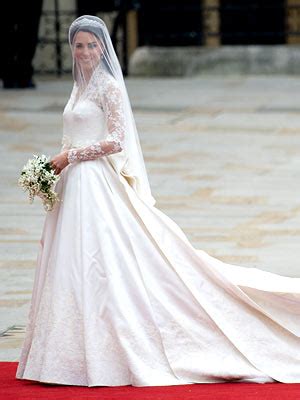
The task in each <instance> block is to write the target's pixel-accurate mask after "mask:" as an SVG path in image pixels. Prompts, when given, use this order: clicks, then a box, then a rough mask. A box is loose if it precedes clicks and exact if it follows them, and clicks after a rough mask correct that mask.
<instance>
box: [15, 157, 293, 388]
mask: <svg viewBox="0 0 300 400" xmlns="http://www.w3.org/2000/svg"><path fill="white" fill-rule="evenodd" d="M121 178H123V177H122V176H121V177H120V176H118V174H117V173H116V172H115V171H114V169H113V168H112V166H111V164H110V163H109V161H108V160H107V159H106V158H105V157H103V158H99V159H97V160H93V161H83V162H76V163H74V164H70V165H68V166H67V167H66V168H65V169H64V170H63V171H62V173H61V179H60V180H59V181H58V183H57V185H56V191H57V192H58V194H59V196H60V198H61V202H60V203H58V204H57V205H56V206H55V208H54V209H53V210H52V211H48V212H47V215H46V218H45V222H44V227H43V233H42V237H41V241H40V244H39V251H38V257H37V267H36V272H35V278H34V284H33V292H32V298H31V305H30V311H29V315H28V322H27V326H26V335H25V339H24V342H23V347H22V351H21V356H20V361H19V364H18V369H17V373H16V378H18V379H29V380H35V381H41V382H50V383H57V384H65V385H82V386H121V385H133V386H164V385H180V384H193V383H216V382H228V381H231V382H232V381H236V382H260V383H264V382H274V381H279V382H286V383H295V382H298V383H299V382H300V278H289V277H283V276H280V275H276V274H273V273H270V272H265V271H262V270H259V269H256V268H245V267H241V266H237V265H230V264H226V263H223V262H221V261H220V260H218V259H216V258H214V257H211V256H210V255H208V254H207V253H205V252H204V251H201V250H197V249H195V248H194V247H193V246H192V245H191V244H190V242H189V241H188V239H187V237H186V236H185V234H184V232H183V231H182V230H181V229H180V227H179V226H178V225H177V224H176V223H175V222H174V221H173V220H172V219H170V218H169V217H168V216H167V215H165V214H164V213H162V212H161V211H160V210H158V209H157V208H156V207H155V206H149V205H146V204H145V203H144V202H143V201H142V200H141V199H140V198H139V197H138V196H137V195H136V193H135V192H134V190H133V189H132V188H131V187H130V186H129V185H128V183H127V182H126V181H125V180H124V181H122V180H121ZM295 261H296V260H295Z"/></svg>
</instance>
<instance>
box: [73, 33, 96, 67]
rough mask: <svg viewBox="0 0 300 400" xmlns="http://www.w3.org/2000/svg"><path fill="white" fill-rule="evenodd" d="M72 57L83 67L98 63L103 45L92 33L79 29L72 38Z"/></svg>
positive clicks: (93, 65)
mask: <svg viewBox="0 0 300 400" xmlns="http://www.w3.org/2000/svg"><path fill="white" fill-rule="evenodd" d="M73 46H74V47H73V48H74V50H73V52H74V57H75V59H76V61H77V62H78V63H79V64H80V66H81V67H82V68H83V69H90V68H93V67H95V66H96V65H98V64H99V61H100V58H101V55H102V53H103V45H102V43H101V42H100V41H99V39H97V38H96V36H95V35H94V34H93V33H90V32H82V31H79V32H78V33H77V34H76V35H75V38H74V45H73Z"/></svg>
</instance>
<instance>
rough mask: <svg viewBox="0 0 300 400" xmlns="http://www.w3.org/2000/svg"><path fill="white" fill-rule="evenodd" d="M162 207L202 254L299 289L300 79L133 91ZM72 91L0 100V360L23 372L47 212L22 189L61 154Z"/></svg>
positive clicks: (45, 86)
mask: <svg viewBox="0 0 300 400" xmlns="http://www.w3.org/2000/svg"><path fill="white" fill-rule="evenodd" d="M126 84H127V87H128V90H129V96H130V98H131V101H132V105H133V111H134V115H135V118H136V123H137V127H138V131H139V134H140V140H141V145H142V148H143V152H144V157H145V162H146V167H147V170H148V174H149V180H150V183H151V187H152V192H153V195H154V197H155V198H156V199H157V204H156V207H157V208H159V209H160V210H161V211H163V212H165V213H166V214H167V215H168V216H169V217H171V218H172V219H173V220H174V221H175V222H177V223H178V224H179V226H180V227H181V228H182V229H183V231H184V232H185V233H186V235H187V236H188V238H189V239H190V241H191V243H192V244H193V245H194V246H195V247H196V248H199V249H203V250H205V251H207V252H208V253H209V254H211V255H213V256H215V257H217V258H219V259H221V260H223V261H225V262H229V263H232V264H238V265H243V266H245V267H250V266H255V267H258V268H262V269H265V270H268V271H273V272H276V273H279V274H282V275H288V276H297V277H300V262H299V259H300V189H299V187H300V186H299V182H300V113H299V112H300V78H297V77H289V76H259V77H255V76H248V77H242V76H226V77H222V76H214V77H212V76H211V77H209V76H205V77H197V78H189V79H170V78H169V79H139V78H130V79H127V82H126ZM70 90H71V81H70V80H66V79H62V80H55V79H53V78H49V79H45V78H44V79H40V80H38V89H37V90H23V91H20V90H19V91H18V90H12V91H3V90H0V115H1V119H0V140H1V149H0V151H1V154H0V156H1V198H0V200H1V203H0V218H1V221H0V222H1V225H0V235H1V240H0V248H1V256H0V272H1V281H0V335H1V337H0V360H17V358H18V356H19V351H20V346H21V343H22V339H23V336H24V326H25V324H26V318H27V313H28V310H29V300H30V296H31V290H32V284H33V277H34V272H35V262H36V254H37V248H38V242H39V238H40V235H41V231H42V225H43V220H44V216H45V212H44V210H43V208H42V206H41V203H40V201H39V200H36V201H35V202H34V203H33V204H32V205H30V204H29V203H28V200H27V195H26V194H25V193H23V192H22V190H21V189H20V188H19V187H18V186H17V180H18V177H19V173H20V170H21V168H22V167H23V165H24V163H25V162H26V161H27V159H28V158H29V157H31V155H32V154H33V153H35V154H37V153H45V154H48V155H53V154H55V153H56V152H58V151H59V149H60V141H61V135H62V111H63V107H64V105H65V103H66V101H67V99H68V96H69V94H70Z"/></svg>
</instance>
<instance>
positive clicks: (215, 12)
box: [202, 0, 220, 47]
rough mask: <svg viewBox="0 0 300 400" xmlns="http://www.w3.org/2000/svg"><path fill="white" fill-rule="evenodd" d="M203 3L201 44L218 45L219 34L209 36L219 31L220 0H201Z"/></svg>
mask: <svg viewBox="0 0 300 400" xmlns="http://www.w3.org/2000/svg"><path fill="white" fill-rule="evenodd" d="M202 4H203V35H204V39H203V44H204V46H208V47H215V46H219V45H220V36H219V35H218V36H210V35H209V34H211V33H217V34H219V33H220V12H219V6H220V0H202ZM206 7H208V9H206Z"/></svg>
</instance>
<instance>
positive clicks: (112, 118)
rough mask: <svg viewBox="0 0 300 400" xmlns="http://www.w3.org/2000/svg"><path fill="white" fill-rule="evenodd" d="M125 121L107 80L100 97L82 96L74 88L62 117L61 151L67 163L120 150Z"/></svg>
mask: <svg viewBox="0 0 300 400" xmlns="http://www.w3.org/2000/svg"><path fill="white" fill-rule="evenodd" d="M124 138H125V119H124V110H123V104H122V96H121V93H120V89H119V88H118V86H117V83H116V82H115V81H114V80H113V79H110V80H109V81H108V82H106V83H105V89H104V90H103V92H102V93H101V95H100V93H97V92H95V93H90V92H88V91H87V92H86V93H84V92H83V93H82V94H81V95H80V96H79V95H78V88H77V87H76V85H74V88H73V91H72V94H71V96H70V99H69V101H68V103H67V105H66V107H65V109H64V113H63V138H62V151H64V150H68V160H69V162H70V163H72V162H75V161H84V160H92V159H95V158H98V157H102V156H106V155H110V154H113V153H116V152H120V151H122V150H123V143H124Z"/></svg>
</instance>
